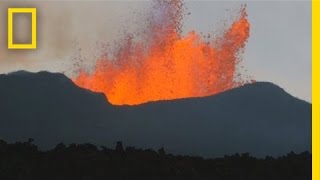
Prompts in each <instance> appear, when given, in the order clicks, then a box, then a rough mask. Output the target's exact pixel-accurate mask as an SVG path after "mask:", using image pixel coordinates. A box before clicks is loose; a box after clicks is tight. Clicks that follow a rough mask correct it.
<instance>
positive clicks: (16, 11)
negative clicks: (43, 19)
mask: <svg viewBox="0 0 320 180" xmlns="http://www.w3.org/2000/svg"><path fill="white" fill-rule="evenodd" d="M20 14H26V15H31V31H29V32H31V39H30V41H29V42H16V41H15V39H16V38H14V31H15V30H14V27H15V26H14V24H15V23H14V21H15V20H14V19H15V18H14V17H15V15H20ZM20 31H21V30H20ZM29 36H30V35H29ZM36 48H37V9H36V8H8V49H36Z"/></svg>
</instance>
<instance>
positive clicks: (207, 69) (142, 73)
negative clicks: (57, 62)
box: [73, 0, 250, 105]
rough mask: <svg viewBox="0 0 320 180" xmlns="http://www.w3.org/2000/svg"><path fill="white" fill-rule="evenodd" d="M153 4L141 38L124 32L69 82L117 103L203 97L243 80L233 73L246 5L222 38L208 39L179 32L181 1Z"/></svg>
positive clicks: (244, 27) (247, 26) (246, 28)
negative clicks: (106, 52) (122, 38)
mask: <svg viewBox="0 0 320 180" xmlns="http://www.w3.org/2000/svg"><path fill="white" fill-rule="evenodd" d="M157 6H160V8H156V9H157V11H159V12H156V13H154V14H153V15H152V16H150V19H151V20H150V24H149V26H148V31H145V33H146V38H145V39H142V40H141V39H140V40H134V37H132V36H128V38H126V39H125V41H124V43H122V44H121V45H120V48H119V49H118V51H117V52H116V53H115V55H114V56H113V57H109V56H108V55H104V56H102V57H101V58H100V59H99V60H97V63H96V66H95V68H94V69H93V71H92V72H90V73H89V72H86V71H85V70H84V69H79V71H78V74H77V76H76V77H75V78H74V79H73V81H74V82H75V83H76V84H77V85H78V86H80V87H84V88H87V89H90V90H92V91H96V92H103V93H104V94H105V95H106V96H107V98H108V101H109V102H110V103H112V104H115V105H124V104H126V105H136V104H141V103H145V102H150V101H158V100H172V99H179V98H188V97H203V96H209V95H213V94H216V93H219V92H222V91H225V90H228V89H231V88H234V87H236V86H239V85H241V84H243V81H242V80H241V79H237V80H236V78H237V77H235V76H236V65H237V62H238V55H239V52H240V51H241V49H243V48H244V46H245V43H246V41H247V39H248V37H249V29H250V24H249V22H248V20H247V14H246V11H245V8H243V9H242V10H241V13H240V16H239V17H238V18H237V20H236V21H235V22H234V23H232V25H231V27H230V28H229V29H227V30H225V31H224V32H223V33H222V35H221V37H220V38H217V39H216V40H215V41H212V42H207V41H206V40H204V39H203V38H202V37H200V36H199V34H197V33H196V32H190V33H188V34H187V35H186V36H182V35H180V28H181V19H182V17H183V10H182V6H183V3H181V1H179V0H175V1H171V2H169V3H168V2H162V3H157Z"/></svg>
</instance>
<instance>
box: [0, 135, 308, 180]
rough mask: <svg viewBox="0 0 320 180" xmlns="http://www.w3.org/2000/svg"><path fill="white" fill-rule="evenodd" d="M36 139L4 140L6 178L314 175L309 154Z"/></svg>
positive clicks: (273, 179) (1, 167) (293, 178)
mask: <svg viewBox="0 0 320 180" xmlns="http://www.w3.org/2000/svg"><path fill="white" fill-rule="evenodd" d="M32 141H33V140H32V139H29V141H28V142H17V143H14V144H8V143H7V142H5V141H3V140H0V179H1V180H15V179H17V180H18V179H19V180H38V179H39V180H51V179H52V180H70V179H76V180H95V179H99V180H100V179H101V180H102V179H103V180H108V179H139V180H140V179H148V180H150V179H166V180H167V179H169V180H171V179H183V180H185V179H197V180H198V179H215V180H220V179H221V180H222V179H224V180H228V179H230V180H237V179H246V180H251V179H252V180H264V179H265V180H277V179H279V180H280V179H281V180H286V179H288V180H289V179H290V180H300V179H301V180H306V179H311V154H310V153H309V152H303V153H300V154H295V153H293V152H291V153H289V154H287V155H285V156H281V157H278V158H273V157H268V156H267V157H265V158H260V159H258V158H255V157H252V156H250V154H248V153H243V154H234V155H232V156H224V157H223V158H215V159H204V158H201V157H191V156H179V155H171V154H167V153H166V152H165V150H164V149H163V148H161V149H159V150H158V151H154V150H151V149H146V150H142V149H136V148H134V147H126V148H123V146H122V143H121V142H118V143H117V145H116V148H115V149H108V148H106V147H104V146H101V147H99V148H98V147H96V146H94V145H92V144H70V145H68V146H66V145H64V144H62V143H61V144H58V145H57V146H56V147H55V148H54V149H52V150H49V151H39V150H38V147H37V146H36V145H34V144H33V143H32Z"/></svg>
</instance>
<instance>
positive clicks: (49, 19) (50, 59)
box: [0, 0, 311, 102]
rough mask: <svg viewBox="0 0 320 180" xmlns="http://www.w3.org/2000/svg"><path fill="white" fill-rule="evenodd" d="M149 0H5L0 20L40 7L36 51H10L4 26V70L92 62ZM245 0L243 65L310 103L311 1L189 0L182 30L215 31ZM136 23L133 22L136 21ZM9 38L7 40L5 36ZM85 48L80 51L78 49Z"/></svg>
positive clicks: (0, 57)
mask: <svg viewBox="0 0 320 180" xmlns="http://www.w3.org/2000/svg"><path fill="white" fill-rule="evenodd" d="M147 4H148V3H147V2H145V1H139V2H137V1H130V2H128V1H121V2H116V1H108V2H104V1H90V2H88V1H81V2H79V1H67V2H63V1H46V2H44V1H42V2H39V1H37V2H32V1H23V2H22V1H20V2H17V1H1V0H0V22H1V21H2V23H3V24H6V22H7V20H6V18H7V16H6V13H7V10H6V9H7V8H8V7H17V6H20V7H23V6H25V7H37V8H38V17H39V18H38V49H37V50H34V51H12V50H7V49H6V47H7V44H6V43H7V39H6V37H7V36H6V33H7V32H6V26H0V43H1V44H0V73H6V72H10V71H15V70H20V69H24V70H29V71H39V70H49V71H59V72H62V71H63V72H65V71H68V70H69V69H70V64H71V61H72V60H73V59H75V58H79V57H80V56H81V58H82V59H84V60H85V61H86V62H88V63H89V64H90V63H92V62H93V61H94V60H95V59H96V57H95V55H96V49H95V48H96V45H95V44H96V42H97V41H102V42H111V41H113V40H116V39H117V38H118V37H119V36H118V34H119V30H120V29H121V27H123V26H124V25H127V24H130V22H131V23H132V20H134V19H137V18H136V17H137V14H139V13H143V12H144V10H145V9H146V7H148V6H147ZM242 4H247V12H248V18H249V21H250V23H251V32H250V34H251V35H250V38H249V41H248V43H247V46H246V49H245V52H244V56H243V65H244V66H245V69H246V70H247V74H248V75H251V76H253V77H254V78H255V79H256V80H258V81H270V82H274V83H275V84H277V85H279V86H281V87H282V88H284V89H285V90H286V91H288V92H289V93H290V94H292V95H293V96H296V97H299V98H302V99H304V100H307V101H309V102H310V101H311V3H310V2H308V1H259V2H258V1H249V2H239V1H187V2H186V6H187V8H188V11H189V12H190V13H191V14H190V15H188V16H187V17H186V18H185V21H184V22H185V24H184V28H183V30H184V32H187V31H190V30H196V31H198V32H203V33H212V32H213V33H214V32H215V30H219V28H221V23H222V22H224V21H228V20H230V18H231V16H232V14H233V15H234V13H232V12H233V10H237V9H239V7H240V6H241V5H242ZM132 24H133V25H134V23H132ZM3 37H5V38H3ZM80 48H81V50H79V49H80Z"/></svg>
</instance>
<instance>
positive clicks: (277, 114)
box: [0, 71, 311, 156]
mask: <svg viewBox="0 0 320 180" xmlns="http://www.w3.org/2000/svg"><path fill="white" fill-rule="evenodd" d="M29 137H32V138H34V139H35V140H36V141H35V143H36V144H39V145H40V146H41V147H42V148H51V147H53V146H54V145H55V144H57V143H59V142H61V141H63V142H65V143H71V142H78V143H82V142H91V143H97V144H105V145H108V146H112V145H113V144H114V143H115V142H116V141H118V140H122V141H123V142H124V144H127V145H134V146H139V147H144V148H153V149H157V148H159V147H161V146H164V147H165V148H166V149H167V150H168V151H169V152H171V153H182V154H192V155H203V156H222V155H225V154H233V153H236V152H249V153H252V154H253V155H256V156H264V155H274V156H278V155H282V154H285V153H287V152H289V151H291V150H293V151H296V152H302V151H305V150H311V104H310V103H308V102H305V101H302V100H299V99H297V98H295V97H293V96H291V95H289V94H288V93H286V92H285V91H284V90H283V89H281V88H280V87H278V86H276V85H274V84H272V83H268V82H257V83H252V84H247V85H244V86H242V87H238V88H235V89H232V90H229V91H226V92H223V93H220V94H217V95H214V96H209V97H203V98H188V99H178V100H173V101H158V102H150V103H146V104H142V105H138V106H113V105H111V104H110V103H108V102H107V101H106V97H105V96H104V95H103V94H102V93H94V92H91V91H89V90H85V89H82V88H79V87H77V86H76V85H75V84H73V82H72V81H71V80H70V79H68V78H67V77H66V76H64V75H63V74H60V73H49V72H38V73H29V72H25V71H18V72H14V73H9V74H7V75H5V74H4V75H0V138H3V139H5V140H9V141H17V140H21V141H23V140H25V139H27V138H29Z"/></svg>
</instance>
